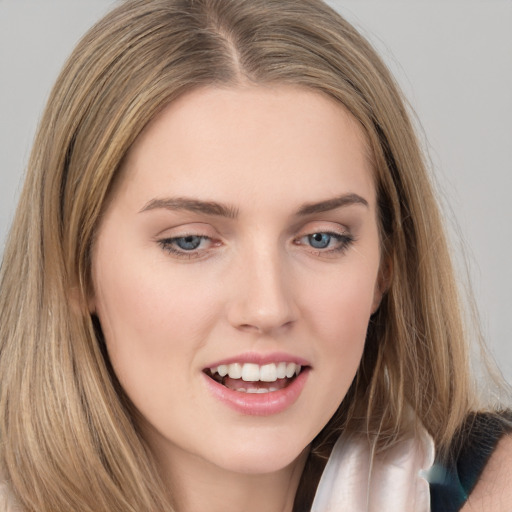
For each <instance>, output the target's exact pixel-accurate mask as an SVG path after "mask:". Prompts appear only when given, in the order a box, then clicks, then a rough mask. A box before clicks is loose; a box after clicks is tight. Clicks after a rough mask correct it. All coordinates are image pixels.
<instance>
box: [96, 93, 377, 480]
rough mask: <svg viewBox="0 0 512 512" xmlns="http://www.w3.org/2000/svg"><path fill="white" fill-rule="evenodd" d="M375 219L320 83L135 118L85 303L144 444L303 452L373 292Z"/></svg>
mask: <svg viewBox="0 0 512 512" xmlns="http://www.w3.org/2000/svg"><path fill="white" fill-rule="evenodd" d="M376 217H377V212H376V197H375V187H374V183H373V178H372V169H371V166H370V163H369V160H368V158H367V151H366V146H365V139H364V136H363V134H362V131H361V129H360V128H359V126H358V124H357V122H356V121H355V120H354V119H353V118H352V117H351V116H350V115H349V114H348V113H347V111H346V110H345V109H344V108H343V107H342V106H341V105H340V104H338V103H336V102H334V100H331V99H329V98H328V97H326V96H323V95H320V94H319V93H316V92H312V91H309V90H306V89H301V88H293V87H289V86H279V87H243V88H242V87H240V88H205V89H200V90H196V91H194V92H191V93H189V94H187V95H185V96H183V97H181V98H180V99H178V100H177V101H175V102H174V103H172V104H171V105H170V106H168V107H167V108H166V109H165V110H164V111H163V112H162V113H161V114H160V115H159V116H158V117H157V118H156V119H155V120H154V121H153V122H152V123H151V124H150V125H149V126H148V127H147V128H146V129H145V131H144V132H143V133H142V134H141V136H140V137H139V138H138V139H137V141H136V142H135V144H134V145H133V147H132V148H131V150H130V152H129V154H128V156H127V159H126V162H125V164H124V167H123V169H122V176H121V178H120V180H119V182H118V183H117V184H116V187H115V190H114V191H113V194H112V197H111V201H110V202H109V205H108V208H107V210H106V212H105V215H104V218H103V219H102V223H101V226H100V228H99V233H98V237H97V241H96V244H95V247H94V253H93V269H92V272H93V283H94V296H93V297H91V309H92V310H93V311H95V312H96V313H97V315H98V317H99V319H100V322H101V325H102V328H103V333H104V336H105V340H106V344H107V349H108V354H109V356H110V359H111V362H112V365H113V368H114V371H115V373H116V375H117V377H118V379H119V381H120V383H121V385H122V386H123V388H124V390H125V392H126V394H127V395H128V397H129V398H130V399H131V401H132V402H133V404H134V405H135V407H136V408H137V410H138V411H139V412H140V415H141V418H142V420H140V421H141V429H142V432H143V435H144V436H145V437H146V440H147V441H148V442H149V444H150V446H151V447H152V448H153V450H154V451H155V453H156V454H157V458H159V459H160V460H164V461H167V462H166V463H168V464H172V462H169V461H179V460H181V461H185V460H190V461H191V460H194V461H196V462H198V461H199V462H200V463H201V464H204V465H206V466H208V465H210V466H211V467H215V468H223V469H225V470H230V471H236V472H243V473H267V472H272V471H276V470H278V469H280V468H283V467H285V466H286V465H289V464H291V463H292V462H293V461H295V460H297V459H298V457H299V455H300V454H301V452H303V451H304V449H305V447H307V445H308V444H309V443H310V442H311V441H312V439H313V438H314V437H315V436H316V435H317V434H318V433H319V432H320V430H321V429H322V427H324V425H325V424H326V423H327V421H328V420H329V419H330V417H331V416H332V415H333V414H334V412H335V411H336V409H337V408H338V406H339V405H340V402H341V401H342V400H343V398H344V396H345V394H346V392H347V390H348V388H349V386H350V384H351V382H352V380H353V378H354V375H355V373H356V370H357V368H358V365H359V362H360V359H361V355H362V352H363V347H364V342H365V335H366V329H367V325H368V321H369V317H370V315H371V314H372V312H373V311H374V310H375V309H376V308H377V307H378V304H379V301H380V297H381V293H380V286H379V264H380V251H379V235H378V228H377V219H376ZM297 374H298V375H297Z"/></svg>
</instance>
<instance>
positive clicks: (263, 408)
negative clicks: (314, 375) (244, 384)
mask: <svg viewBox="0 0 512 512" xmlns="http://www.w3.org/2000/svg"><path fill="white" fill-rule="evenodd" d="M284 360H285V361H286V360H287V359H284ZM236 361H240V359H236ZM281 361H282V359H281ZM288 361H289V360H288ZM244 362H248V361H245V360H244ZM271 362H274V361H273V360H272V361H271ZM289 362H294V361H289ZM220 364H223V363H220ZM224 364H226V363H224ZM262 364H265V363H262ZM212 366H213V365H212ZM309 371H310V368H309V367H307V368H304V369H303V370H302V371H301V373H300V374H299V375H298V376H297V377H295V378H294V379H293V381H292V382H291V383H290V384H288V386H286V387H285V388H283V389H280V390H278V391H270V392H268V393H262V394H258V393H243V392H241V391H234V390H232V389H229V388H227V387H225V386H223V385H222V384H220V383H218V382H216V381H215V380H213V379H212V378H210V377H208V375H206V374H205V373H204V372H202V376H203V378H204V379H205V384H206V387H207V388H208V391H209V392H210V393H211V394H212V395H213V396H214V397H215V398H216V399H217V400H219V401H220V402H222V403H223V404H225V405H227V406H228V407H230V408H231V409H233V410H235V411H236V412H239V413H241V414H244V415H248V416H271V415H273V414H279V413H281V412H284V411H285V410H286V409H288V408H289V407H291V406H292V405H293V404H294V403H295V402H296V401H297V399H298V398H299V396H300V394H301V392H302V390H303V389H304V386H305V384H306V381H307V379H308V376H309Z"/></svg>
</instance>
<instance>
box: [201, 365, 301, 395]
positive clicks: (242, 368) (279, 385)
mask: <svg viewBox="0 0 512 512" xmlns="http://www.w3.org/2000/svg"><path fill="white" fill-rule="evenodd" d="M301 369H302V367H301V365H299V364H296V363H292V362H284V361H283V362H279V363H269V364H264V365H259V364H255V363H231V364H222V365H219V366H215V367H213V368H210V369H208V370H206V374H207V375H208V376H209V377H211V378H212V379H214V380H215V381H216V382H218V383H220V384H222V385H223V386H226V387H227V388H229V389H232V390H234V391H238V392H242V393H272V392H275V391H279V390H280V389H283V388H285V387H286V386H288V385H289V384H290V382H291V381H292V379H293V378H294V377H296V376H298V375H299V374H300V372H301Z"/></svg>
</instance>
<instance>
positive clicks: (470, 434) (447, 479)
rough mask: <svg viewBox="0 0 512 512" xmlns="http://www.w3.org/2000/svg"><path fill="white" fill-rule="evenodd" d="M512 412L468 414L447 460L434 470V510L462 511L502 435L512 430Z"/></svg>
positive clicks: (431, 482) (430, 479)
mask: <svg viewBox="0 0 512 512" xmlns="http://www.w3.org/2000/svg"><path fill="white" fill-rule="evenodd" d="M511 419H512V418H511V415H510V413H506V414H503V415H498V414H487V413H478V414H472V415H470V416H469V417H468V419H467V421H466V422H465V424H464V426H463V428H462V429H461V432H460V434H459V435H458V436H457V438H456V439H455V440H454V443H453V450H452V452H451V454H450V457H449V458H448V460H447V461H436V463H435V464H434V467H433V468H432V469H431V470H430V473H429V481H430V507H431V512H457V511H459V510H460V509H461V508H462V506H463V505H464V503H465V502H466V500H467V499H468V497H469V495H470V493H471V491H472V490H473V488H474V487H475V485H476V483H477V482H478V479H479V478H480V475H481V474H482V471H483V470H484V467H485V465H486V463H487V461H488V460H489V458H490V456H491V454H492V452H493V451H494V449H495V448H496V445H497V443H498V441H499V440H500V438H501V436H502V435H503V434H504V433H505V432H506V431H508V430H510V421H511Z"/></svg>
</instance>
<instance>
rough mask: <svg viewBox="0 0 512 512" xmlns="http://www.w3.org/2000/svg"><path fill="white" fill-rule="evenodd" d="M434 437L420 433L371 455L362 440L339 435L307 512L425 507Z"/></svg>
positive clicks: (407, 511)
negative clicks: (383, 451) (309, 509)
mask: <svg viewBox="0 0 512 512" xmlns="http://www.w3.org/2000/svg"><path fill="white" fill-rule="evenodd" d="M433 463H434V442H433V440H432V438H431V437H430V436H429V435H428V434H427V433H426V432H423V433H422V434H421V435H420V436H419V438H415V439H408V440H405V441H403V442H401V443H399V444H397V445H396V446H394V447H393V448H391V449H390V450H388V451H386V452H385V453H384V454H378V455H376V456H375V457H374V459H373V466H372V456H371V445H370V443H369V442H368V440H366V439H354V438H349V437H344V436H343V435H342V436H341V437H340V439H339V440H338V441H337V442H336V444H335V446H334V448H333V451H332V454H331V456H330V457H329V460H328V462H327V465H326V467H325V469H324V472H323V474H322V477H321V479H320V483H319V484H318V489H317V492H316V495H315V499H314V501H313V506H312V508H311V512H344V511H346V512H430V490H429V485H428V482H427V480H426V479H425V478H426V476H427V472H428V470H429V469H430V468H431V466H432V465H433Z"/></svg>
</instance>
